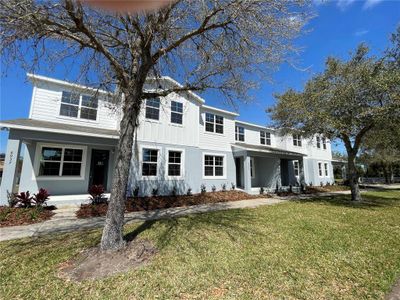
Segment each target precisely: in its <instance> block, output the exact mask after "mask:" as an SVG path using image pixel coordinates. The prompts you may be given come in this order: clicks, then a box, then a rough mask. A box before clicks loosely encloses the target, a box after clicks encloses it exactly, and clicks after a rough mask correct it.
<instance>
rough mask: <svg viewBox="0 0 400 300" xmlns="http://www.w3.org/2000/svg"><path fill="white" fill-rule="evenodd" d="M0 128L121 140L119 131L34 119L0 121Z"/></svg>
mask: <svg viewBox="0 0 400 300" xmlns="http://www.w3.org/2000/svg"><path fill="white" fill-rule="evenodd" d="M0 128H13V129H21V130H30V131H40V132H52V133H62V134H72V135H80V136H90V137H101V138H109V139H119V133H118V131H117V130H109V129H101V128H96V127H87V126H78V125H70V124H64V123H55V122H47V121H39V120H33V119H15V120H8V121H0Z"/></svg>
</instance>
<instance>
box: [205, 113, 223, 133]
mask: <svg viewBox="0 0 400 300" xmlns="http://www.w3.org/2000/svg"><path fill="white" fill-rule="evenodd" d="M205 124H206V131H208V132H216V133H221V134H223V133H224V117H221V116H217V115H214V114H211V113H206V122H205Z"/></svg>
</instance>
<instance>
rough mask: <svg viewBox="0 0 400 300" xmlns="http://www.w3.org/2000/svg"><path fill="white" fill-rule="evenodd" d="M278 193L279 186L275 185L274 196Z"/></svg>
mask: <svg viewBox="0 0 400 300" xmlns="http://www.w3.org/2000/svg"><path fill="white" fill-rule="evenodd" d="M278 193H279V184H276V187H275V194H278Z"/></svg>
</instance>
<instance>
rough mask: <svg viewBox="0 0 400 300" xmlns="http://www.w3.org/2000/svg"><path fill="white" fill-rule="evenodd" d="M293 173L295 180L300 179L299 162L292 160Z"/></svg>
mask: <svg viewBox="0 0 400 300" xmlns="http://www.w3.org/2000/svg"><path fill="white" fill-rule="evenodd" d="M296 163H297V172H298V175H296ZM293 173H294V176H295V177H296V178H297V179H299V178H300V162H299V161H298V160H294V161H293Z"/></svg>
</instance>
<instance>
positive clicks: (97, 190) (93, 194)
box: [88, 184, 105, 204]
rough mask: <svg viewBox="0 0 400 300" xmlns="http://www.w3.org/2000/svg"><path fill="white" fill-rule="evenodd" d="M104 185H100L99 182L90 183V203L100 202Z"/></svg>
mask: <svg viewBox="0 0 400 300" xmlns="http://www.w3.org/2000/svg"><path fill="white" fill-rule="evenodd" d="M104 192H105V190H104V186H102V185H101V184H98V185H92V186H91V187H90V188H89V191H88V193H89V195H90V199H91V200H92V204H100V203H102V202H104V201H103V196H104Z"/></svg>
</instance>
